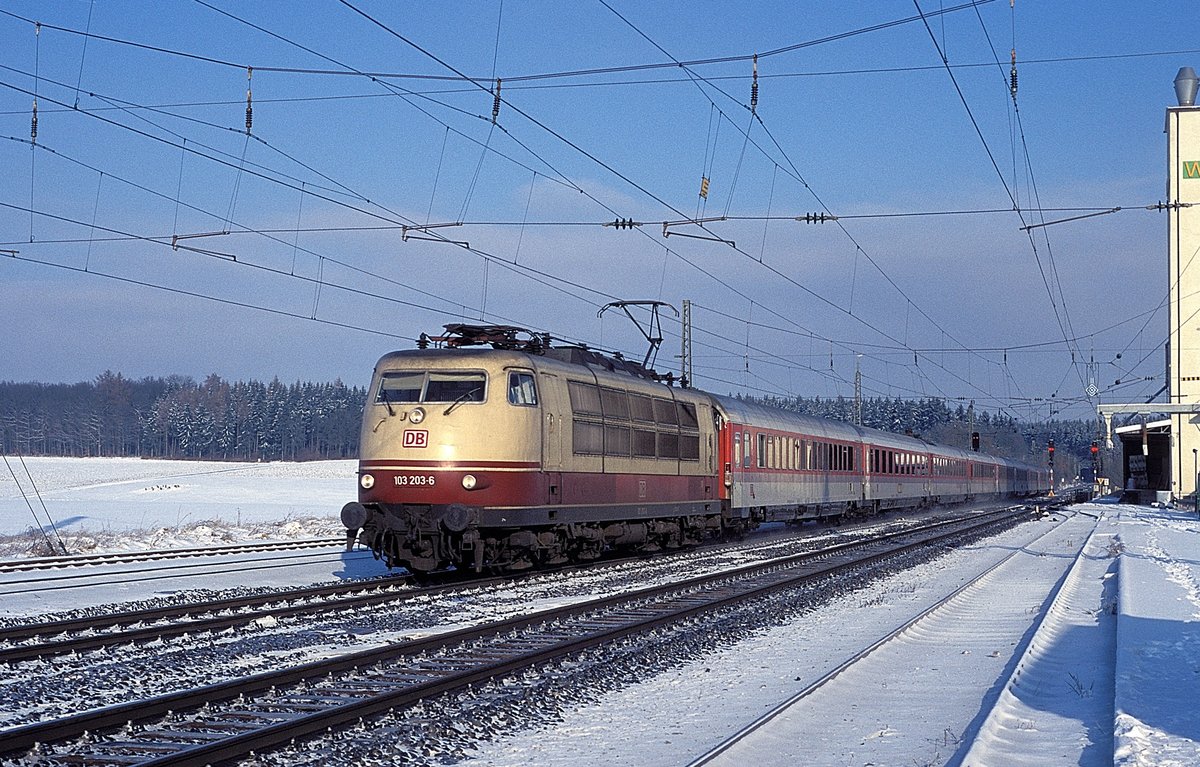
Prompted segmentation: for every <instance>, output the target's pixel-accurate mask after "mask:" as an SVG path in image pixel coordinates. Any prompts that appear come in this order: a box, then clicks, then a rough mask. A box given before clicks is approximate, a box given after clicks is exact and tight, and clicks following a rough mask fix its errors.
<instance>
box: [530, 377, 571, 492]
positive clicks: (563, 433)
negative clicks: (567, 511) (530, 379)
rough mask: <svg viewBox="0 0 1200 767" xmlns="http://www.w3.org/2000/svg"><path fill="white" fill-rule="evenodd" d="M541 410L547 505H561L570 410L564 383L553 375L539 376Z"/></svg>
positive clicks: (568, 443)
mask: <svg viewBox="0 0 1200 767" xmlns="http://www.w3.org/2000/svg"><path fill="white" fill-rule="evenodd" d="M538 383H539V384H540V386H539V391H538V394H539V395H540V404H541V408H542V470H543V471H544V472H545V473H546V483H547V487H546V493H547V501H548V502H549V503H562V460H563V458H562V455H563V448H564V445H565V446H566V449H567V450H570V445H571V442H570V440H571V434H570V432H569V431H567V430H568V429H570V428H571V407H570V405H569V403H567V402H566V401H565V400H566V391H567V386H566V382H565V381H563V379H561V378H559V377H558V376H556V375H554V374H553V373H545V372H539V375H538Z"/></svg>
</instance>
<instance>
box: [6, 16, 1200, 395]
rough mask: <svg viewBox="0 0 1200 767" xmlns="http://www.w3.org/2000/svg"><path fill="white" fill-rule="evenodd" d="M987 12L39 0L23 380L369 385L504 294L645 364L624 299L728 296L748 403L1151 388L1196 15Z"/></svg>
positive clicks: (697, 332)
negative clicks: (1180, 84)
mask: <svg viewBox="0 0 1200 767" xmlns="http://www.w3.org/2000/svg"><path fill="white" fill-rule="evenodd" d="M958 6H959V4H958V3H950V2H940V1H939V2H932V0H923V1H922V2H921V3H920V4H919V6H917V5H915V4H913V3H911V2H909V3H905V2H898V1H897V2H892V1H890V0H888V1H883V0H881V1H880V2H872V3H845V4H828V3H806V2H799V3H755V4H747V6H746V7H731V4H729V3H716V2H712V3H669V2H664V3H620V2H617V0H607V5H606V4H605V3H602V2H599V0H594V1H593V2H581V3H573V4H561V3H549V2H516V1H514V0H508V2H505V3H503V5H501V4H500V3H483V2H476V3H436V4H432V3H431V4H406V5H400V4H394V3H382V2H373V1H372V0H347V2H345V3H343V2H340V1H339V0H324V1H323V2H296V3H282V2H275V3H268V2H254V3H232V2H229V1H228V0H205V1H204V2H203V3H201V2H194V1H193V2H184V1H183V0H177V1H174V2H169V3H157V4H147V3H134V2H122V1H121V0H102V1H101V2H91V0H72V1H71V2H21V1H20V0H10V1H9V2H6V3H4V4H3V6H0V10H3V11H5V12H6V13H5V14H0V39H2V40H3V41H4V45H3V47H2V48H0V51H2V52H0V67H2V68H0V138H3V140H2V141H0V167H3V168H4V172H3V174H0V250H2V251H5V252H0V299H2V300H0V323H3V326H4V327H5V329H6V330H5V332H4V333H3V334H2V335H0V380H18V381H28V380H36V381H47V382H57V381H64V382H73V381H78V380H88V379H91V378H93V377H95V376H96V375H97V374H98V373H100V372H102V371H104V370H106V369H111V370H114V371H121V372H122V373H124V374H125V375H128V376H133V377H140V376H146V375H154V376H158V375H170V374H184V375H191V376H194V377H197V378H200V377H203V376H205V375H207V374H209V373H217V374H219V375H221V376H223V377H227V378H260V379H263V378H271V377H273V376H276V375H278V376H279V377H281V378H283V379H285V380H294V379H307V380H332V379H333V378H341V379H342V380H344V381H347V382H349V383H354V384H363V383H365V382H366V380H367V378H368V376H369V374H370V370H371V367H372V365H373V363H374V361H375V360H376V359H377V358H378V357H379V356H380V355H382V354H383V353H385V352H387V351H389V350H391V349H395V348H410V347H411V346H412V341H411V339H414V338H415V337H416V336H417V335H419V334H420V333H421V332H429V333H432V332H434V331H437V330H438V329H440V327H441V325H443V324H445V323H448V322H457V321H463V320H467V321H471V322H476V321H480V320H481V319H482V320H483V321H486V322H494V323H502V324H514V325H519V326H523V327H529V328H534V329H537V330H541V331H548V332H550V333H552V334H554V335H555V336H558V337H561V338H566V339H571V340H575V341H581V342H585V343H588V344H590V345H593V346H596V347H599V348H603V349H610V350H621V351H623V352H625V353H626V354H627V355H629V356H633V357H635V358H638V359H640V358H641V357H642V355H643V354H644V352H645V348H644V342H643V341H642V339H641V336H640V335H639V333H638V331H637V330H636V329H635V328H634V327H633V326H632V325H630V324H629V322H628V320H626V319H625V318H624V316H623V315H620V314H618V313H612V312H609V313H605V314H604V315H603V316H601V317H597V312H598V310H599V308H600V306H602V305H603V304H605V303H607V302H608V301H612V300H617V299H625V300H661V301H666V302H668V303H670V304H672V305H674V306H675V307H679V306H681V303H682V301H683V300H684V299H689V300H691V301H692V302H693V303H694V307H695V308H694V310H693V322H694V339H695V342H694V346H693V354H694V369H695V373H696V384H697V385H698V386H700V387H702V388H705V389H709V390H712V391H717V392H722V393H724V392H736V391H744V392H747V393H753V394H773V395H784V396H786V395H794V394H801V395H806V396H813V395H820V396H838V395H843V396H850V395H852V393H853V379H854V369H855V365H856V364H858V365H859V366H860V369H861V370H862V374H863V381H864V384H863V388H864V391H865V392H866V393H867V394H868V395H873V396H882V395H886V396H900V397H913V396H942V397H948V398H954V399H961V400H962V401H963V402H964V403H965V402H967V401H970V400H974V401H976V403H977V405H979V406H981V407H985V408H988V409H992V410H995V409H997V408H1003V409H1004V410H1005V411H1006V412H1009V413H1011V414H1013V415H1015V416H1018V417H1022V418H1031V419H1038V418H1045V417H1047V416H1049V415H1050V413H1051V410H1052V409H1053V410H1054V411H1055V412H1057V413H1062V414H1064V415H1067V416H1075V417H1086V416H1087V414H1088V412H1089V409H1090V407H1091V405H1090V404H1089V403H1088V401H1087V399H1086V397H1084V395H1083V390H1084V388H1085V387H1086V385H1087V384H1088V383H1091V382H1092V381H1093V380H1094V381H1095V383H1096V384H1097V386H1098V387H1099V388H1100V389H1102V390H1105V394H1104V395H1103V398H1104V399H1105V400H1106V401H1117V400H1119V401H1136V400H1137V399H1139V398H1143V399H1144V398H1145V397H1147V396H1149V395H1150V394H1152V393H1153V392H1154V391H1156V390H1157V389H1158V388H1159V387H1160V386H1161V385H1162V370H1161V368H1162V360H1163V353H1162V350H1161V347H1162V344H1163V342H1164V341H1165V326H1166V316H1165V309H1160V304H1161V303H1162V301H1163V299H1164V297H1165V294H1166V288H1167V282H1166V275H1165V272H1166V253H1165V237H1164V232H1165V223H1166V221H1165V215H1164V214H1163V213H1161V212H1158V211H1147V210H1144V209H1142V208H1144V207H1145V206H1147V205H1152V204H1154V203H1156V202H1158V201H1159V200H1160V199H1161V198H1162V196H1163V193H1164V189H1165V167H1164V161H1165V146H1164V144H1165V138H1164V136H1163V133H1162V128H1163V115H1164V109H1165V108H1166V107H1167V106H1169V105H1171V104H1173V103H1174V94H1173V89H1172V81H1173V79H1174V77H1175V73H1176V71H1177V70H1178V69H1179V67H1181V66H1185V65H1191V66H1197V67H1200V50H1187V49H1189V46H1190V45H1194V44H1189V43H1188V39H1189V36H1188V34H1186V33H1185V32H1186V29H1187V28H1188V26H1189V25H1192V24H1194V21H1195V18H1196V17H1195V7H1194V4H1193V3H1188V2H1158V3H1151V4H1147V3H1135V2H1102V3H1095V2H1086V3H1085V2H1054V3H1045V2H1043V3H1033V2H1028V0H1017V2H1016V3H1015V6H1014V7H1012V8H1010V6H1009V3H1007V2H1003V0H997V1H996V2H989V3H983V4H980V5H978V6H976V7H966V8H958ZM918 8H919V10H920V11H921V12H923V13H924V14H926V16H927V18H926V19H925V21H922V20H920V19H919V18H918V19H916V20H911V19H913V17H915V16H917V15H918ZM221 11H225V12H227V13H222V12H221ZM943 11H944V13H943ZM227 14H228V15H227ZM234 16H236V17H237V18H233V17H234ZM906 19H908V21H905V20H906ZM35 21H37V22H41V24H42V27H41V30H40V32H38V31H37V28H36V27H35V25H34V23H32V22H35ZM891 22H902V23H895V24H892V23H891ZM255 27H257V28H255ZM877 27H878V28H877ZM84 32H86V33H87V34H86V35H85V34H82V33H84ZM847 33H853V34H847ZM829 38H832V39H829ZM821 41H824V42H821ZM802 44H803V45H802ZM792 46H795V47H794V49H792V50H787V51H783V52H775V51H778V50H779V49H782V48H789V47H792ZM1014 47H1015V49H1016V53H1017V66H1018V84H1019V89H1018V94H1017V105H1018V107H1019V120H1018V119H1017V115H1018V113H1017V112H1015V111H1014V109H1013V101H1012V98H1011V96H1010V93H1009V69H1010V50H1011V49H1013V48H1014ZM755 53H758V54H760V58H759V61H758V73H759V90H758V102H757V105H756V115H751V113H750V110H749V102H750V93H751V82H752V67H753V64H752V62H751V61H750V60H749V59H748V57H749V56H751V55H752V54H755ZM943 54H944V55H945V57H946V59H947V61H948V63H949V65H950V72H952V73H953V79H952V77H951V74H950V73H949V72H948V71H947V68H946V67H945V66H943V63H942V55H943ZM712 59H727V60H726V61H720V62H714V63H698V64H694V65H689V66H686V67H682V66H666V67H655V68H649V67H645V66H643V65H651V64H672V63H673V62H691V61H708V60H712ZM997 60H998V61H999V64H997ZM246 67H250V68H252V76H251V78H250V80H249V84H250V87H251V90H252V106H253V123H252V128H251V134H252V135H251V137H250V138H247V136H246V135H245V112H246V90H247V83H248V80H247V72H246ZM610 68H624V71H605V72H598V73H591V74H580V75H574V76H556V77H536V78H535V77H531V76H534V75H549V74H561V73H567V72H576V71H579V70H597V69H610ZM280 70H287V71H280ZM302 70H303V71H302ZM314 70H322V72H317V71H314ZM362 73H371V74H376V75H383V74H387V75H389V76H388V77H382V76H377V77H375V78H374V79H372V78H371V77H369V76H364V75H363V74H362ZM391 75H405V76H404V77H393V76H391ZM459 75H466V76H468V77H470V78H476V82H474V83H472V82H467V81H463V80H461V79H458V77H459ZM431 77H436V78H438V79H430V78H431ZM496 77H499V78H500V79H501V83H502V84H501V96H502V103H501V105H500V110H499V114H498V116H497V119H496V122H495V124H494V125H493V123H492V119H491V118H492V110H493V106H494V100H493V93H492V92H491V90H492V89H493V87H494V86H493V84H492V83H493V82H494V78H496ZM956 84H957V87H956ZM960 91H961V93H962V97H961V98H960V96H959V92H960ZM34 94H36V95H37V98H38V134H37V141H36V148H32V147H31V145H30V123H31V119H30V118H31V107H32V102H33V97H34ZM963 100H965V101H966V106H964V104H963ZM758 118H760V119H758ZM702 176H706V177H708V178H709V194H708V197H707V200H702V199H700V197H699V196H698V190H699V186H700V179H701V177H702ZM1014 201H1015V203H1016V205H1017V206H1018V207H1020V208H1021V209H1022V213H1021V215H1018V214H1017V213H1016V212H1014V211H1013V210H1012V209H1013V207H1014ZM1039 206H1040V208H1041V210H1040V211H1039ZM1115 207H1121V208H1123V209H1124V210H1122V211H1120V212H1118V213H1113V214H1110V215H1103V216H1096V217H1093V218H1087V219H1083V220H1079V221H1074V222H1069V223H1061V224H1056V225H1052V226H1048V227H1044V228H1039V229H1035V230H1033V233H1034V234H1033V237H1032V238H1031V237H1030V235H1029V234H1027V233H1025V232H1022V231H1021V227H1022V226H1026V225H1028V224H1033V223H1041V222H1043V221H1054V220H1057V219H1061V218H1068V217H1072V216H1077V215H1082V214H1085V213H1090V212H1098V211H1100V210H1105V209H1111V208H1115ZM31 209H32V213H31V212H30V211H31ZM821 211H824V212H827V213H830V214H833V215H837V216H839V217H840V218H839V220H838V221H837V222H827V223H824V224H805V223H800V222H796V221H794V220H790V219H791V217H794V216H798V215H799V216H803V215H804V214H806V213H815V212H821ZM980 211H996V212H980ZM951 212H953V214H952V215H951V214H950V213H951ZM932 213H938V214H941V215H928V214H932ZM912 214H921V215H912ZM720 217H724V218H726V220H724V221H712V222H709V223H707V224H705V226H704V228H701V227H700V226H697V225H695V224H678V225H672V226H671V227H670V229H669V231H670V232H671V233H672V236H670V237H667V238H664V237H663V224H662V222H664V221H673V222H674V221H684V220H688V219H696V218H720ZM616 218H622V219H624V218H629V219H633V220H634V221H637V222H639V223H641V224H642V225H641V226H638V227H635V228H633V229H616V228H614V227H604V226H602V223H603V222H606V221H613V220H614V219H616ZM459 222H462V225H461V226H450V227H435V228H431V229H428V230H410V231H409V232H408V233H407V234H408V235H409V236H408V237H407V238H405V237H404V231H403V230H402V229H401V227H402V226H404V225H408V226H415V225H423V224H452V223H453V224H457V223H459ZM212 232H229V233H228V234H223V235H215V236H208V237H189V236H187V235H197V234H205V233H212ZM676 234H692V235H699V236H702V237H711V238H714V239H709V240H705V239H696V238H695V237H681V236H674V235H676ZM180 235H183V239H177V240H176V244H178V245H181V246H182V247H179V248H178V249H175V248H172V247H171V242H172V237H173V236H180ZM433 240H442V241H433ZM446 240H449V241H452V242H446ZM718 240H725V241H731V242H733V243H734V245H730V244H728V243H727V242H721V241H718ZM455 242H458V243H467V244H469V248H468V247H462V246H461V245H456V244H454V243H455ZM189 248H194V250H189ZM198 250H199V251H205V252H198ZM7 251H17V253H16V254H15V255H12V254H10V253H8V252H7ZM1043 275H1044V277H1043ZM1156 309H1157V310H1158V311H1157V312H1156V311H1155V310H1156ZM1114 326H1115V327H1114ZM665 330H666V333H665V335H666V340H665V342H664V346H663V349H662V351H661V353H660V355H659V362H658V366H659V367H660V368H662V369H672V368H674V367H675V366H676V365H677V362H676V360H675V355H677V354H678V348H679V347H678V344H679V340H678V338H679V326H678V324H677V323H676V322H675V321H674V319H673V315H670V317H668V318H667V320H666V322H665ZM1117 355H1120V356H1119V357H1118V356H1117ZM1147 379H1148V380H1147ZM1118 380H1120V381H1121V383H1120V384H1119V385H1118V384H1116V383H1115V382H1116V381H1118Z"/></svg>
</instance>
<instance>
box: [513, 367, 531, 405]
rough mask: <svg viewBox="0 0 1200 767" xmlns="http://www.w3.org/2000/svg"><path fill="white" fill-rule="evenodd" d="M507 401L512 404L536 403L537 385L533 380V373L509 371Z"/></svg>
mask: <svg viewBox="0 0 1200 767" xmlns="http://www.w3.org/2000/svg"><path fill="white" fill-rule="evenodd" d="M508 401H509V402H511V403H512V404H514V405H536V404H537V386H536V385H535V384H534V382H533V373H518V372H516V371H510V372H509V374H508Z"/></svg>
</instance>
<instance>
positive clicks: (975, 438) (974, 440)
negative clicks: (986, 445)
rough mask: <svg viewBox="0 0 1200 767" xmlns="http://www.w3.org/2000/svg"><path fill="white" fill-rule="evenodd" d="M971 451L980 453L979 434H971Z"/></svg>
mask: <svg viewBox="0 0 1200 767" xmlns="http://www.w3.org/2000/svg"><path fill="white" fill-rule="evenodd" d="M971 449H972V450H974V451H975V452H976V453H978V452H979V432H977V431H973V432H971Z"/></svg>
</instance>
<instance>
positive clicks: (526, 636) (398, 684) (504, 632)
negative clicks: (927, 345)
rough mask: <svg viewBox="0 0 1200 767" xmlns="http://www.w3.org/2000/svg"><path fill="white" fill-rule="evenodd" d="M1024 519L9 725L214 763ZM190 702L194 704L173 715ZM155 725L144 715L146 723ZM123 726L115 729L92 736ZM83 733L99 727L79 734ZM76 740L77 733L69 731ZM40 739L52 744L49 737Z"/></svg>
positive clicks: (1014, 515)
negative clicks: (109, 733) (53, 717)
mask: <svg viewBox="0 0 1200 767" xmlns="http://www.w3.org/2000/svg"><path fill="white" fill-rule="evenodd" d="M1025 516H1027V512H1026V511H1024V510H1023V509H1022V510H1014V509H1008V510H1004V511H999V512H993V513H990V514H986V515H976V516H973V517H971V518H970V519H968V520H962V519H960V520H951V521H941V522H937V523H929V524H925V525H922V526H920V527H917V528H914V529H910V530H906V531H901V532H892V533H887V534H883V535H877V536H874V537H871V538H867V539H863V540H860V541H856V542H852V543H842V544H838V545H835V546H831V547H827V548H825V549H822V550H820V551H815V552H807V553H801V554H795V555H791V556H787V557H783V558H779V559H776V560H773V561H770V562H766V563H760V564H755V565H750V566H745V567H742V568H739V569H736V570H732V571H726V572H721V573H717V574H711V575H706V576H701V577H696V578H691V579H688V580H685V581H682V582H674V583H671V584H667V585H663V586H656V587H650V588H644V589H641V590H639V591H635V592H631V593H624V594H620V595H616V596H610V597H605V598H602V599H598V600H593V601H590V602H586V603H577V604H573V605H568V606H565V607H559V608H555V609H552V610H546V611H542V612H539V613H536V614H532V615H526V616H520V617H515V618H511V619H507V620H501V621H496V622H492V623H488V624H485V625H481V626H475V627H471V628H468V629H461V630H458V631H453V632H450V633H445V634H439V635H436V636H431V637H427V638H423V639H419V640H413V641H407V642H401V643H395V644H392V645H387V646H384V647H379V648H374V649H371V650H366V651H362V652H358V653H354V654H348V655H343V656H339V657H335V658H330V659H326V660H321V661H317V662H313V663H308V664H303V665H300V666H294V667H291V668H285V669H279V670H277V671H273V672H270V673H263V674H257V675H255V676H251V677H246V678H242V679H236V680H231V681H228V682H223V683H219V684H214V685H208V686H205V687H200V688H196V689H191V690H183V691H179V692H174V693H170V694H167V695H161V696H158V697H156V698H153V699H150V700H144V701H137V702H132V703H127V704H121V705H116V706H110V707H108V708H103V709H98V710H93V711H87V712H83V713H79V714H75V715H72V716H68V717H66V718H63V719H58V720H54V721H49V722H43V723H38V724H33V725H27V726H23V727H18V728H12V729H9V730H6V731H0V744H2V745H0V752H3V753H8V754H16V753H21V752H28V751H29V750H30V749H34V751H35V752H36V755H37V757H38V758H40V759H42V760H43V763H45V764H47V765H54V764H67V763H71V764H134V763H141V764H150V765H167V764H172V765H184V764H195V765H206V764H213V763H218V762H222V761H228V760H232V759H237V758H241V757H244V756H246V755H248V754H250V753H251V752H257V751H262V750H265V749H270V748H274V747H278V746H280V745H283V744H286V743H288V742H290V741H292V740H294V739H300V738H305V737H309V736H311V735H314V734H317V733H321V732H325V731H326V730H328V729H331V728H338V727H342V726H344V725H347V724H353V723H356V722H359V721H360V720H363V719H364V718H366V717H370V716H374V715H377V714H380V713H383V712H387V711H389V710H392V709H397V708H403V707H406V706H410V705H413V704H414V703H417V702H419V701H422V700H426V699H429V698H431V697H433V696H437V695H440V694H442V693H444V692H448V691H451V690H456V689H461V688H463V687H466V686H469V685H472V684H476V683H479V682H483V681H485V680H489V679H494V678H497V677H503V676H505V675H508V674H511V673H513V672H516V671H519V670H521V669H525V668H529V667H533V666H542V665H544V664H546V663H549V662H552V661H554V660H556V659H560V658H563V657H565V656H571V655H575V654H578V653H580V652H581V651H583V650H586V649H588V648H592V647H596V646H598V645H606V644H610V643H614V642H618V641H620V640H621V639H623V638H625V637H629V636H631V635H637V634H642V633H643V632H647V631H651V630H654V629H657V628H662V627H667V626H673V625H677V624H679V623H680V622H686V621H692V620H696V619H702V618H704V617H706V616H711V615H714V614H720V613H721V612H722V611H728V610H730V609H733V608H737V607H739V606H742V605H744V604H745V603H747V601H752V600H755V599H759V598H762V597H765V596H768V595H770V594H773V593H777V592H779V591H781V590H786V589H790V588H794V587H797V586H801V585H805V584H809V583H812V582H814V581H816V580H819V579H823V578H828V577H830V576H834V575H837V574H839V573H844V572H846V571H850V570H854V569H856V568H862V567H867V566H871V565H875V564H878V563H881V562H885V561H888V560H891V559H893V558H895V557H898V556H901V555H904V554H909V553H911V552H914V551H917V550H920V549H923V548H925V547H929V546H939V545H944V544H945V543H946V542H947V540H949V539H953V538H956V537H961V536H967V535H977V534H980V533H982V532H984V531H985V530H988V529H993V528H995V527H997V526H1001V525H1004V524H1011V523H1015V521H1017V520H1019V519H1021V518H1023V517H1025ZM183 711H194V713H189V714H187V715H183V716H181V715H179V714H178V713H176V714H174V715H171V716H169V717H168V719H167V720H163V717H164V716H168V714H169V712H183ZM148 721H149V722H151V723H150V724H142V723H143V722H148ZM112 728H124V729H123V730H122V731H121V732H119V733H117V734H115V735H105V736H102V737H96V736H95V733H97V732H103V731H107V730H110V729H112ZM85 733H92V735H90V736H88V737H86V738H85V737H83V736H84V734H85ZM72 740H75V742H69V741H72ZM35 744H56V745H42V746H36V747H35Z"/></svg>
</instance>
